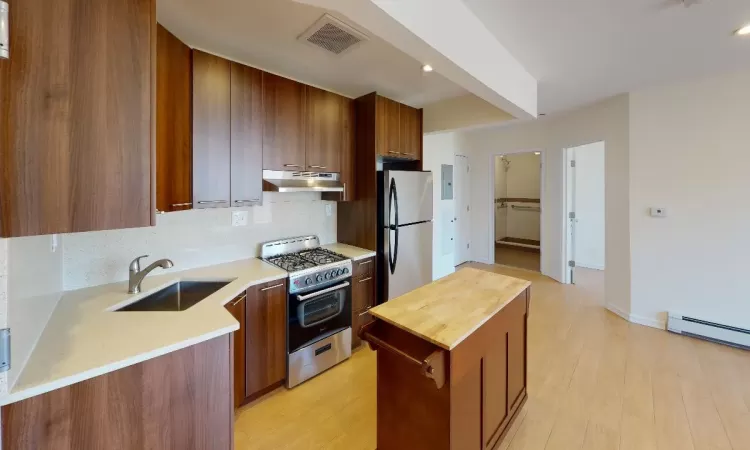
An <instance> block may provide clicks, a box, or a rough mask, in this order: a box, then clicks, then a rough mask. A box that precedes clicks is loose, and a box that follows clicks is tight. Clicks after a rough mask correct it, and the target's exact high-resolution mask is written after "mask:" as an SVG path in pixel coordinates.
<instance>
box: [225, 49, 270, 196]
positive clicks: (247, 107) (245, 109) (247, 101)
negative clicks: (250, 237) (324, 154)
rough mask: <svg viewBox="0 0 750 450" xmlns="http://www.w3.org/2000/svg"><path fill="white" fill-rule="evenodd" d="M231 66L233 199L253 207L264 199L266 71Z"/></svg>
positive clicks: (236, 65)
mask: <svg viewBox="0 0 750 450" xmlns="http://www.w3.org/2000/svg"><path fill="white" fill-rule="evenodd" d="M231 64H232V69H231V72H232V75H231V80H232V81H231V104H232V105H231V120H232V126H231V136H232V137H231V146H230V147H231V200H232V206H243V205H244V206H249V205H253V204H259V203H261V202H262V199H263V117H264V114H263V72H261V71H260V70H258V69H254V68H252V67H247V66H243V65H242V64H237V63H231Z"/></svg>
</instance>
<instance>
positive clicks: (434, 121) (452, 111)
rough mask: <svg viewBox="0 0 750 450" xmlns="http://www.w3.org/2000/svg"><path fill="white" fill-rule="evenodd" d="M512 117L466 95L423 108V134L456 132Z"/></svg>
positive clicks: (476, 98)
mask: <svg viewBox="0 0 750 450" xmlns="http://www.w3.org/2000/svg"><path fill="white" fill-rule="evenodd" d="M512 119H513V116H512V115H510V114H508V113H507V112H505V111H503V110H502V109H499V108H498V107H496V106H495V105H491V104H489V103H487V102H486V101H485V100H482V99H481V98H479V97H477V96H476V95H474V94H466V95H462V96H459V97H453V98H449V99H445V100H440V101H439V102H435V103H430V104H429V105H427V106H425V107H424V117H423V122H424V123H423V126H422V129H423V130H424V132H425V133H434V132H436V131H450V130H458V129H462V128H468V127H476V126H482V125H488V124H495V123H500V122H505V121H507V120H512Z"/></svg>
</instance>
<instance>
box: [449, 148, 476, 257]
mask: <svg viewBox="0 0 750 450" xmlns="http://www.w3.org/2000/svg"><path fill="white" fill-rule="evenodd" d="M458 158H466V167H467V168H468V169H469V172H468V174H465V175H464V176H465V177H466V180H467V181H468V183H466V184H467V185H468V186H469V191H468V192H466V198H467V201H468V206H469V211H468V212H467V214H466V222H468V224H467V225H466V226H467V227H468V228H467V231H468V234H469V240H468V242H469V251H468V252H466V260H464V261H461V262H459V259H460V255H459V252H458V250H457V248H458V241H459V239H458V238H459V236H460V234H461V230H460V227H457V226H456V219H457V218H458V216H457V214H458V212H459V208H458V203H459V201H458V197H459V194H458V193H459V189H460V188H462V186H459V185H458V183H456V178H457V174H458V164H457V159H458ZM462 219H464V218H462ZM453 236H454V239H455V241H454V242H453V266H454V267H458V266H459V265H461V264H464V263H467V262H471V261H474V260H475V259H474V258H473V257H472V255H473V249H472V248H471V163H470V159H469V156H468V155H461V154H459V153H456V154H454V155H453Z"/></svg>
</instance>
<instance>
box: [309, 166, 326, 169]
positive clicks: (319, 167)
mask: <svg viewBox="0 0 750 450" xmlns="http://www.w3.org/2000/svg"><path fill="white" fill-rule="evenodd" d="M308 167H310V168H311V169H327V168H328V167H326V166H308Z"/></svg>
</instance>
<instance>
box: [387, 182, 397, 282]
mask: <svg viewBox="0 0 750 450" xmlns="http://www.w3.org/2000/svg"><path fill="white" fill-rule="evenodd" d="M388 201H389V203H390V204H391V209H392V210H393V217H394V222H395V223H391V224H389V226H388V230H389V232H390V231H395V235H394V237H393V251H392V252H390V251H389V252H388V265H389V266H390V267H389V268H390V270H391V274H393V273H395V272H396V262H397V261H398V190H397V189H396V180H395V179H394V178H391V185H390V192H389V194H388ZM388 221H389V222H390V217H389V218H388Z"/></svg>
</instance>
